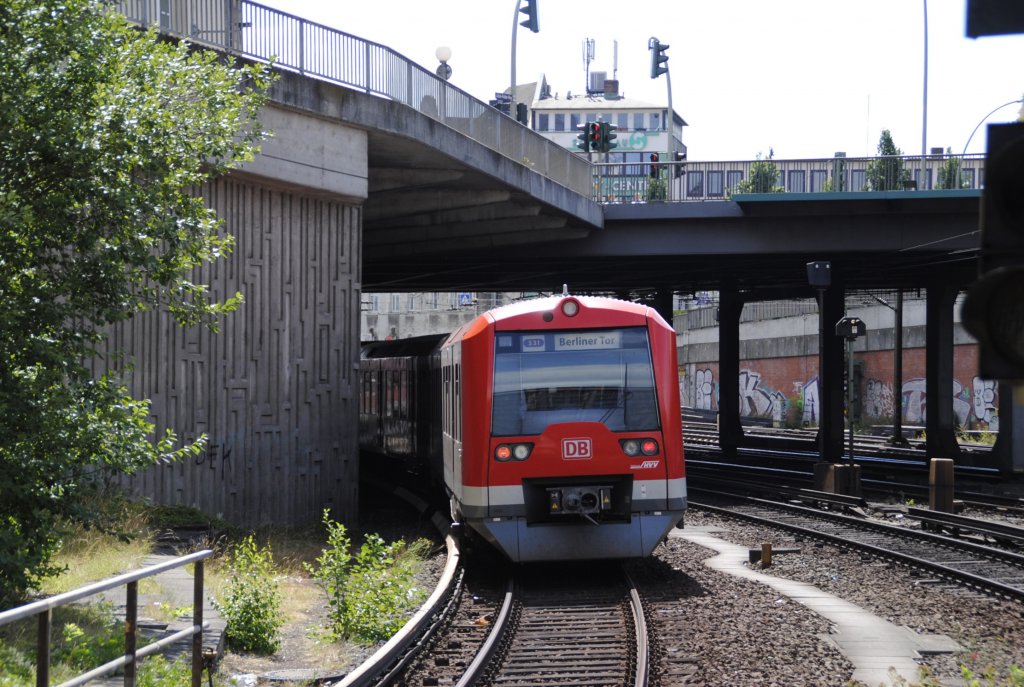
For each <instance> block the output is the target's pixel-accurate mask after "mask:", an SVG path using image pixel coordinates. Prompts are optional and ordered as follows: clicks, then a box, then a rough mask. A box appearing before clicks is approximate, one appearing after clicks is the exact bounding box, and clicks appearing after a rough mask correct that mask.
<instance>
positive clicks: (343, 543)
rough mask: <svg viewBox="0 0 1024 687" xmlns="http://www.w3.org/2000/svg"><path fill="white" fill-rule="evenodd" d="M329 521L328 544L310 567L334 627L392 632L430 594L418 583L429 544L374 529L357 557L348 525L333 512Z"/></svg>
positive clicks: (370, 635) (378, 634)
mask: <svg viewBox="0 0 1024 687" xmlns="http://www.w3.org/2000/svg"><path fill="white" fill-rule="evenodd" d="M323 522H324V526H325V527H326V528H327V548H325V549H324V550H323V552H322V553H321V555H320V557H318V558H317V559H316V565H315V566H313V565H307V566H306V569H307V571H308V572H309V573H310V574H311V575H312V576H313V577H314V578H315V579H316V580H317V582H318V583H319V584H320V586H321V587H322V588H323V589H324V591H325V592H326V593H327V599H328V604H329V606H330V610H329V612H328V618H329V620H330V623H331V627H330V632H331V633H332V634H333V635H334V636H335V637H344V638H347V639H355V640H361V641H366V642H374V641H379V640H382V639H387V638H389V637H391V636H392V635H393V634H394V633H395V632H397V631H398V630H399V629H400V628H401V627H402V624H403V623H404V622H405V616H406V613H407V612H408V610H409V609H411V608H413V607H415V606H416V605H417V604H418V603H419V602H420V601H421V600H422V598H423V596H424V592H423V590H420V589H417V588H416V586H415V571H416V566H417V562H418V561H419V559H420V556H421V553H422V550H423V548H424V547H423V545H422V544H420V543H419V542H417V543H416V544H414V545H413V546H407V545H406V543H405V541H404V540H402V539H399V540H397V541H395V542H392V543H391V544H387V543H385V542H384V540H383V539H382V538H381V537H380V536H379V535H376V534H368V535H366V537H365V538H364V541H363V545H362V546H361V547H360V548H359V551H358V552H357V553H356V554H355V556H354V557H353V556H352V555H351V554H350V550H351V547H352V542H351V539H350V538H349V536H348V532H347V531H346V529H345V526H344V525H342V524H341V523H337V522H334V521H333V520H331V518H330V515H329V513H328V512H327V511H324V515H323Z"/></svg>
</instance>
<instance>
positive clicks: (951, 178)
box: [935, 148, 970, 189]
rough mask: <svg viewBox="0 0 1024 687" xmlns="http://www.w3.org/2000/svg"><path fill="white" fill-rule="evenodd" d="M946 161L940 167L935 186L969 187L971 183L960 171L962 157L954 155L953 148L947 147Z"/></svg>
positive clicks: (950, 187)
mask: <svg viewBox="0 0 1024 687" xmlns="http://www.w3.org/2000/svg"><path fill="white" fill-rule="evenodd" d="M946 156H947V158H946V161H945V162H943V163H942V166H941V167H939V175H938V178H937V179H936V180H935V188H941V189H954V188H969V187H970V183H969V182H968V180H967V179H965V178H964V175H963V174H961V173H960V164H961V158H959V157H954V156H953V149H952V148H946Z"/></svg>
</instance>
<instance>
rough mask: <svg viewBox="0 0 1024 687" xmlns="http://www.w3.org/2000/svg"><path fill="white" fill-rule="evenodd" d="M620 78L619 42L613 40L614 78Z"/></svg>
mask: <svg viewBox="0 0 1024 687" xmlns="http://www.w3.org/2000/svg"><path fill="white" fill-rule="evenodd" d="M618 78H619V42H618V41H612V79H618Z"/></svg>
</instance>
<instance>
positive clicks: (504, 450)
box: [494, 444, 533, 463]
mask: <svg viewBox="0 0 1024 687" xmlns="http://www.w3.org/2000/svg"><path fill="white" fill-rule="evenodd" d="M531 453H533V444H499V445H498V447H497V448H496V449H494V459H495V460H496V461H498V462H500V463H506V462H508V461H510V460H526V459H527V458H529V457H530V454H531Z"/></svg>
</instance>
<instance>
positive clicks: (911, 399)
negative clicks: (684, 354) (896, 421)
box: [681, 368, 999, 430]
mask: <svg viewBox="0 0 1024 687" xmlns="http://www.w3.org/2000/svg"><path fill="white" fill-rule="evenodd" d="M688 382H692V383H687V384H684V385H682V386H683V389H682V394H681V396H682V399H683V404H684V405H686V406H689V407H693V408H696V409H698V410H716V409H717V407H718V404H717V402H716V399H717V393H718V385H717V384H716V382H715V376H714V372H712V370H711V369H709V368H704V369H697V370H695V371H694V372H693V373H692V377H691V378H690V380H688ZM738 391H739V400H740V415H741V416H744V417H760V418H770V419H771V420H773V421H774V422H785V421H786V419H787V410H788V406H789V405H790V401H789V399H787V397H786V395H785V394H783V393H782V392H781V391H779V390H778V389H773V388H771V387H770V386H768V385H767V384H766V383H765V381H764V378H763V377H762V375H761V374H760V373H759V372H757V371H756V370H751V369H742V370H740V377H739V387H738ZM792 395H793V396H795V397H796V398H799V399H800V402H801V403H802V415H801V421H802V423H803V424H804V425H817V424H818V421H819V418H820V417H821V412H820V411H821V404H820V399H819V393H818V378H817V377H814V378H812V379H810V380H808V381H806V382H799V381H796V382H793V394H792ZM951 400H952V402H953V414H954V416H955V418H956V422H957V423H958V424H960V425H961V426H963V427H972V428H979V427H980V428H983V429H990V430H998V427H999V411H998V407H999V399H998V385H997V383H996V382H993V381H991V380H985V379H981V378H980V377H975V378H974V379H973V380H972V385H971V386H970V387H967V386H965V385H963V384H961V383H960V382H958V381H956V380H953V389H952V395H951ZM897 403H899V404H900V407H901V409H902V416H903V417H902V421H903V422H905V423H907V424H921V425H923V424H925V422H926V420H927V417H928V394H927V389H926V380H925V379H924V378H923V377H916V378H913V379H908V380H906V381H905V382H904V383H903V388H902V390H901V393H900V394H899V396H897V395H896V394H894V393H893V389H892V384H890V383H887V382H885V381H882V380H880V379H874V378H869V379H866V380H865V381H864V396H863V404H864V405H863V415H864V417H865V418H869V419H875V418H877V419H888V418H891V417H892V414H893V410H894V408H896V404H897ZM789 419H795V418H792V417H791V418H789Z"/></svg>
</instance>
